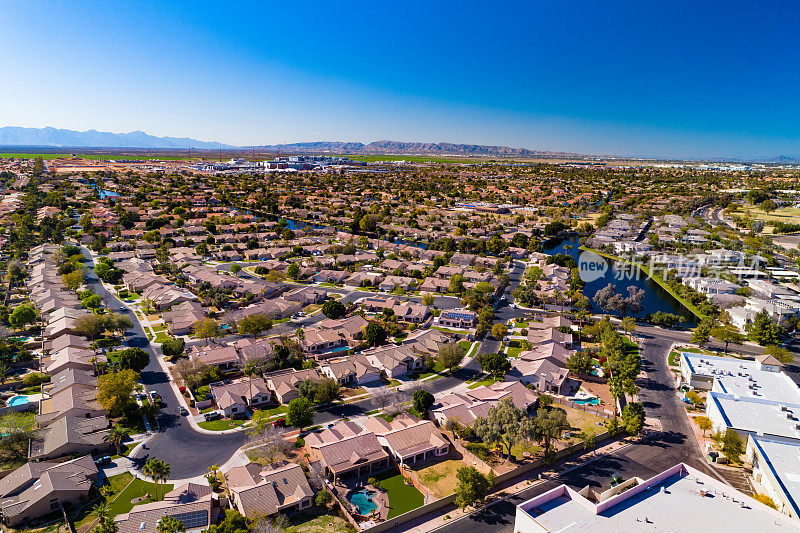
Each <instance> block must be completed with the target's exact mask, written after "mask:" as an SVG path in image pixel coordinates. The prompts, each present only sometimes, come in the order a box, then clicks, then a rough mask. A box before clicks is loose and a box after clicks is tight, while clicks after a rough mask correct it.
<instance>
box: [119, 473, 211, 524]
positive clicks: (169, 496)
mask: <svg viewBox="0 0 800 533" xmlns="http://www.w3.org/2000/svg"><path fill="white" fill-rule="evenodd" d="M212 501H213V495H212V492H211V487H209V486H208V485H200V484H197V483H187V484H185V485H181V486H180V487H176V488H175V489H173V490H171V491H169V492H168V493H166V494H165V495H164V499H163V500H162V501H158V502H151V503H145V504H141V505H136V506H134V507H133V508H132V509H131V510H130V511H129V512H127V513H123V514H119V515H117V516H115V517H114V522H115V523H116V525H117V532H118V533H157V531H158V522H159V521H160V520H161V518H162V517H164V516H172V517H174V518H177V519H178V520H180V521H181V523H182V524H183V527H184V530H185V531H187V532H195V531H201V530H205V529H208V526H209V525H210V523H211V507H212Z"/></svg>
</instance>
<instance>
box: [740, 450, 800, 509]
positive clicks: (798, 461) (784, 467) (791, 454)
mask: <svg viewBox="0 0 800 533" xmlns="http://www.w3.org/2000/svg"><path fill="white" fill-rule="evenodd" d="M751 438H752V440H753V444H755V446H756V448H758V450H759V452H760V455H761V457H762V459H763V460H762V462H761V464H762V466H766V467H767V468H768V469H769V470H770V471H771V472H772V475H773V476H774V477H775V479H776V480H777V481H778V483H779V484H780V485H781V488H782V489H783V494H784V495H785V496H786V499H787V500H788V501H789V502H790V504H791V506H792V507H793V510H794V513H795V515H796V516H800V506H798V502H800V442H798V443H797V444H791V443H788V442H779V441H775V440H770V439H767V438H763V437H751ZM764 461H766V465H764V464H763V463H764Z"/></svg>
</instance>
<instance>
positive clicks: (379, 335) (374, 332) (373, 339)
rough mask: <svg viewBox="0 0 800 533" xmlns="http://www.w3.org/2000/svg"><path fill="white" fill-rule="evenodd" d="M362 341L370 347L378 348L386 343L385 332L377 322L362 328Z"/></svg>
mask: <svg viewBox="0 0 800 533" xmlns="http://www.w3.org/2000/svg"><path fill="white" fill-rule="evenodd" d="M364 340H365V341H366V342H367V344H369V345H370V346H380V345H381V344H383V343H384V342H385V341H386V330H385V329H384V327H383V326H382V325H380V324H379V323H378V322H370V323H369V324H367V325H366V326H364Z"/></svg>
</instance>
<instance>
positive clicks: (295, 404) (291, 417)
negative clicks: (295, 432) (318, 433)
mask: <svg viewBox="0 0 800 533" xmlns="http://www.w3.org/2000/svg"><path fill="white" fill-rule="evenodd" d="M313 422H314V404H313V403H311V402H310V401H308V400H307V399H305V398H295V399H294V400H292V401H291V402H289V406H288V408H287V410H286V423H287V424H289V425H290V426H294V427H296V428H304V427H307V426H310V425H311V424H312V423H313Z"/></svg>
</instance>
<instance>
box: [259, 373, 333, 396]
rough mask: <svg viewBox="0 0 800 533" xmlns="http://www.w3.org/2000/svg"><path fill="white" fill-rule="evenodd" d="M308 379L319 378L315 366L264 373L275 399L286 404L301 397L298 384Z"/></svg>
mask: <svg viewBox="0 0 800 533" xmlns="http://www.w3.org/2000/svg"><path fill="white" fill-rule="evenodd" d="M307 379H314V380H319V379H320V375H319V372H317V370H316V369H315V368H309V369H305V370H295V369H294V368H287V369H285V370H277V371H275V372H270V373H268V374H264V381H265V382H266V384H267V388H269V390H270V391H271V392H272V394H273V396H274V397H275V399H276V400H277V401H278V402H279V403H282V404H284V405H285V404H288V403H289V402H290V401H292V400H294V399H295V398H299V397H300V392H299V391H298V390H297V386H298V385H299V384H300V383H301V382H303V381H305V380H307Z"/></svg>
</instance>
